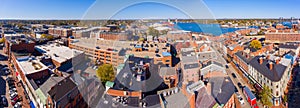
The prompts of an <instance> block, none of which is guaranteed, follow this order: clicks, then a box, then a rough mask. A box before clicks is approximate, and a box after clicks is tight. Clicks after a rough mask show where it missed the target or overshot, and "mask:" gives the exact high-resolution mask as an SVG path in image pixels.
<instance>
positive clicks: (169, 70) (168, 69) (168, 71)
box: [159, 67, 176, 76]
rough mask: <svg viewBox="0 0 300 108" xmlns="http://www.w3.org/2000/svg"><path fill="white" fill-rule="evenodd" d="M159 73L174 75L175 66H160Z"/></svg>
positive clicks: (161, 74)
mask: <svg viewBox="0 0 300 108" xmlns="http://www.w3.org/2000/svg"><path fill="white" fill-rule="evenodd" d="M159 74H160V76H165V75H176V68H175V67H162V68H160V72H159Z"/></svg>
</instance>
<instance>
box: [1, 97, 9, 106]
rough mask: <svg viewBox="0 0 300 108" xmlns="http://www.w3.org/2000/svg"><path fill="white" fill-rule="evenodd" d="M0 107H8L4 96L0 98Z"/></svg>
mask: <svg viewBox="0 0 300 108" xmlns="http://www.w3.org/2000/svg"><path fill="white" fill-rule="evenodd" d="M0 105H2V106H4V107H8V102H7V99H6V97H5V96H3V95H2V96H1V101H0Z"/></svg>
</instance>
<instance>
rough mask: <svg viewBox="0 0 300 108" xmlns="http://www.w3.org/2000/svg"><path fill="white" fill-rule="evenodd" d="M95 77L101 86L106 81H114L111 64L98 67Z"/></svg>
mask: <svg viewBox="0 0 300 108" xmlns="http://www.w3.org/2000/svg"><path fill="white" fill-rule="evenodd" d="M96 75H97V77H98V78H99V79H100V80H101V82H102V84H103V85H104V84H105V83H106V82H107V81H113V80H114V79H115V72H114V68H113V66H112V65H111V64H103V65H101V66H99V68H98V70H97V72H96Z"/></svg>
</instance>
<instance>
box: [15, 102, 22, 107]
mask: <svg viewBox="0 0 300 108" xmlns="http://www.w3.org/2000/svg"><path fill="white" fill-rule="evenodd" d="M14 108H22V103H21V102H17V103H16V104H15V105H14Z"/></svg>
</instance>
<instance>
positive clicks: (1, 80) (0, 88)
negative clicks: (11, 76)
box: [0, 48, 13, 108]
mask: <svg viewBox="0 0 300 108" xmlns="http://www.w3.org/2000/svg"><path fill="white" fill-rule="evenodd" d="M6 61H7V56H6V55H5V54H3V50H2V48H0V64H1V65H5V64H7V63H6ZM0 75H1V77H0V94H1V95H5V96H6V98H7V101H8V108H11V107H13V106H12V105H11V104H10V103H11V101H10V97H9V92H8V91H9V88H8V84H6V77H7V76H6V75H4V74H3V73H2V72H1V71H0ZM0 108H3V106H0Z"/></svg>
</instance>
